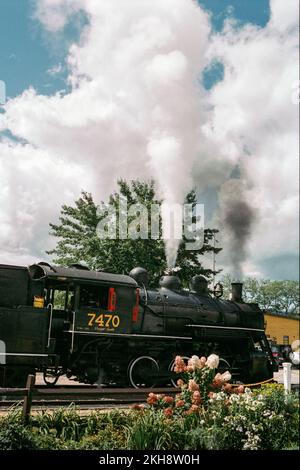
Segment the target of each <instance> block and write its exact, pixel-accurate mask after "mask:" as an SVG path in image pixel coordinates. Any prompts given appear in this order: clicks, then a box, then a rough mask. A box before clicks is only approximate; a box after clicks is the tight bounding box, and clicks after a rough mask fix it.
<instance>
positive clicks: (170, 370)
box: [169, 356, 189, 387]
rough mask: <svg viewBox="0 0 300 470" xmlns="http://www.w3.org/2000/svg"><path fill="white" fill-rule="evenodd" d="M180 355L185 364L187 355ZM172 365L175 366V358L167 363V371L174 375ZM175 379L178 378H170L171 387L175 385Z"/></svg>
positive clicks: (187, 358)
mask: <svg viewBox="0 0 300 470" xmlns="http://www.w3.org/2000/svg"><path fill="white" fill-rule="evenodd" d="M181 357H182V359H183V360H184V362H185V364H187V363H188V360H189V357H187V356H181ZM174 367H175V359H173V360H172V361H171V363H170V365H169V372H171V373H172V375H174ZM178 378H179V377H178ZM177 380H178V379H177V378H171V384H172V385H173V387H177Z"/></svg>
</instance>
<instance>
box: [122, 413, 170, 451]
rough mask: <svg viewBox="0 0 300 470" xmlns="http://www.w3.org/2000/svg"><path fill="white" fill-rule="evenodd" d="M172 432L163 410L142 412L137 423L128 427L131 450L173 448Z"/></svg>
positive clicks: (129, 447)
mask: <svg viewBox="0 0 300 470" xmlns="http://www.w3.org/2000/svg"><path fill="white" fill-rule="evenodd" d="M172 442H173V438H172V432H171V427H170V424H169V422H168V420H167V419H165V418H164V414H163V411H162V410H158V411H157V412H154V411H153V410H149V411H148V412H145V413H140V415H139V416H138V417H137V420H136V423H135V424H134V425H133V426H132V427H128V428H127V448H128V449H130V450H152V449H155V450H167V449H171V448H172Z"/></svg>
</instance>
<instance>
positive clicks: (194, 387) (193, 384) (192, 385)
mask: <svg viewBox="0 0 300 470" xmlns="http://www.w3.org/2000/svg"><path fill="white" fill-rule="evenodd" d="M188 389H189V391H190V392H196V391H198V390H199V385H198V384H197V383H196V382H195V380H194V379H190V380H189V387H188Z"/></svg>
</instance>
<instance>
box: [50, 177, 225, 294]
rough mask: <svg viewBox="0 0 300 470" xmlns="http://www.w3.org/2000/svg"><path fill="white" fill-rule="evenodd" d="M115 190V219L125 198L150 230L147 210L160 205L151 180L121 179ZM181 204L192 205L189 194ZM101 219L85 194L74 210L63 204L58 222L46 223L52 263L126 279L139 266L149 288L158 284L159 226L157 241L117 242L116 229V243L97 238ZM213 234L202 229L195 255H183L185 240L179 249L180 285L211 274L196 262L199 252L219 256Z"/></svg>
mask: <svg viewBox="0 0 300 470" xmlns="http://www.w3.org/2000/svg"><path fill="white" fill-rule="evenodd" d="M118 185H119V188H118V191H116V192H114V193H113V194H111V195H110V197H109V203H110V205H112V206H113V207H114V208H115V209H116V214H117V217H119V216H120V205H119V202H120V200H121V199H122V198H127V201H128V207H129V206H130V205H131V204H137V203H141V204H143V205H144V206H145V207H146V208H147V210H148V224H149V226H150V220H151V217H150V208H151V205H152V204H158V205H160V204H161V201H160V200H158V199H157V198H156V196H155V188H154V183H153V181H151V182H140V181H132V182H131V183H127V182H126V181H123V180H120V181H119V182H118ZM186 201H187V202H189V203H196V202H197V201H196V194H195V192H194V191H192V192H191V193H189V194H188V195H187V198H186ZM101 204H104V203H103V202H102V203H101ZM136 217H137V216H136ZM104 218H105V219H107V218H108V215H107V214H105V213H104V215H103V214H102V213H99V211H98V210H97V204H96V203H95V202H94V200H93V197H92V195H91V194H89V193H87V192H85V191H83V192H82V193H81V197H80V198H79V199H78V200H76V201H75V204H74V206H67V205H63V206H62V209H61V216H60V218H59V221H60V223H59V224H53V223H50V228H51V232H50V234H51V235H53V236H54V237H56V238H57V239H58V242H57V244H56V248H55V249H53V250H52V251H49V252H48V253H49V254H52V255H54V256H55V259H54V262H55V263H57V264H61V265H66V266H68V265H70V264H72V263H78V262H80V261H81V262H82V261H84V262H85V263H86V264H87V265H88V266H89V267H90V268H91V269H100V270H103V271H108V272H115V273H124V274H128V273H129V272H130V270H131V269H132V268H134V267H135V266H142V267H144V268H145V269H147V270H148V272H149V275H150V279H151V283H152V284H153V285H157V283H158V280H159V278H160V276H161V274H162V273H163V272H164V271H165V270H166V268H167V264H166V257H165V246H164V241H163V240H162V238H161V235H162V233H161V224H160V238H159V239H157V240H154V239H151V238H149V239H142V238H137V239H136V240H132V239H120V238H119V234H120V233H119V226H118V224H117V230H116V238H115V239H110V238H106V239H103V238H100V237H99V236H98V235H97V226H98V223H99V222H100V221H101V220H104ZM134 220H135V216H134V215H132V216H129V217H128V224H130V223H132V222H134ZM112 222H113V220H112ZM216 232H217V230H211V229H206V230H205V242H204V245H203V247H202V248H201V249H200V250H195V251H192V250H185V243H184V242H185V239H184V240H183V242H182V243H181V244H180V246H179V250H178V258H177V264H178V265H179V266H180V268H181V271H180V274H179V276H180V277H181V280H182V282H183V284H184V285H187V284H188V281H189V279H190V278H191V277H192V276H193V275H194V274H204V275H206V276H210V275H211V274H212V271H211V270H210V269H205V268H204V267H203V266H202V265H201V259H200V257H201V255H203V253H206V252H213V251H214V252H215V253H218V252H219V251H220V250H221V248H214V247H213V245H212V244H211V242H212V240H213V237H214V236H215V233H216ZM199 255H200V256H199Z"/></svg>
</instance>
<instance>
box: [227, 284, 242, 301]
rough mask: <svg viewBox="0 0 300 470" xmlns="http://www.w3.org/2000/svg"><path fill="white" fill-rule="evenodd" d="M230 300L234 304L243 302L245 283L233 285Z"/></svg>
mask: <svg viewBox="0 0 300 470" xmlns="http://www.w3.org/2000/svg"><path fill="white" fill-rule="evenodd" d="M230 300H232V301H233V302H243V283H242V282H232V283H231V295H230Z"/></svg>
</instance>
